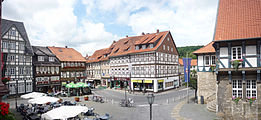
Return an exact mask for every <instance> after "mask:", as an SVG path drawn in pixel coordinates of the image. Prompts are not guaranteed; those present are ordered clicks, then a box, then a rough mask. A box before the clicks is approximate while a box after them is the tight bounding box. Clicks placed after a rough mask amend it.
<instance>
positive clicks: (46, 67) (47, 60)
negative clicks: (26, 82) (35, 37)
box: [33, 46, 61, 93]
mask: <svg viewBox="0 0 261 120" xmlns="http://www.w3.org/2000/svg"><path fill="white" fill-rule="evenodd" d="M33 50H34V56H33V73H34V74H33V76H34V91H39V92H44V93H46V92H47V91H51V90H56V91H59V90H60V89H61V83H60V66H61V64H60V62H59V60H58V59H57V58H56V56H55V55H54V54H53V53H52V52H51V51H50V50H49V49H48V48H47V47H42V46H33Z"/></svg>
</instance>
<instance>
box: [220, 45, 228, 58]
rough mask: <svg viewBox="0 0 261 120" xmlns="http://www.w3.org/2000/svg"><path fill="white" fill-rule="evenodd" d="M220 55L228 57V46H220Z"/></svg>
mask: <svg viewBox="0 0 261 120" xmlns="http://www.w3.org/2000/svg"><path fill="white" fill-rule="evenodd" d="M220 57H228V48H227V47H220Z"/></svg>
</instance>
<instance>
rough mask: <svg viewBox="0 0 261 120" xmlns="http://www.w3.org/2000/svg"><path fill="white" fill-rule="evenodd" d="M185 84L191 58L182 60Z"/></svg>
mask: <svg viewBox="0 0 261 120" xmlns="http://www.w3.org/2000/svg"><path fill="white" fill-rule="evenodd" d="M183 65H184V78H185V82H189V76H190V65H191V58H183Z"/></svg>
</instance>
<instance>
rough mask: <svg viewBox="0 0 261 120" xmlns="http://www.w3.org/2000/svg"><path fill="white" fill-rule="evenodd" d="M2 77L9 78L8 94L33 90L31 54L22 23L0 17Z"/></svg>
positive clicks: (31, 50)
mask: <svg viewBox="0 0 261 120" xmlns="http://www.w3.org/2000/svg"><path fill="white" fill-rule="evenodd" d="M1 30H2V35H1V37H2V43H1V44H2V52H3V62H4V66H3V70H2V75H3V76H2V77H8V78H10V81H9V82H8V83H7V85H8V88H9V90H10V92H9V94H16V93H18V94H22V93H27V92H31V91H32V90H33V83H32V82H33V73H32V56H33V49H32V47H31V45H30V42H29V39H28V36H27V33H26V30H25V27H24V24H23V23H22V22H17V21H11V20H6V19H2V26H1Z"/></svg>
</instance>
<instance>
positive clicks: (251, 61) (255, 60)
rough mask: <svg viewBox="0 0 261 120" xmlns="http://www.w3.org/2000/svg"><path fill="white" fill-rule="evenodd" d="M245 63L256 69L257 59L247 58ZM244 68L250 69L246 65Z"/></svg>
mask: <svg viewBox="0 0 261 120" xmlns="http://www.w3.org/2000/svg"><path fill="white" fill-rule="evenodd" d="M247 61H248V62H249V63H250V64H251V65H252V67H257V58H256V57H255V58H247ZM245 67H250V66H249V65H248V64H247V63H245Z"/></svg>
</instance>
